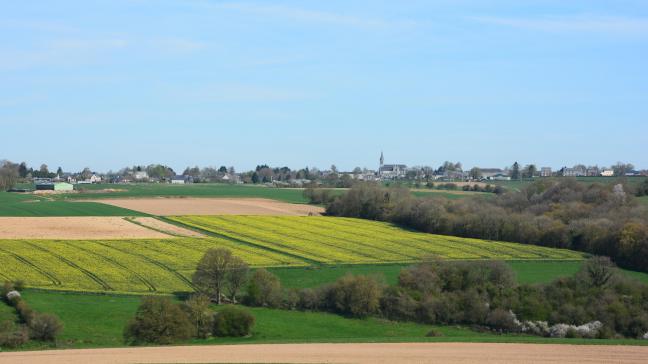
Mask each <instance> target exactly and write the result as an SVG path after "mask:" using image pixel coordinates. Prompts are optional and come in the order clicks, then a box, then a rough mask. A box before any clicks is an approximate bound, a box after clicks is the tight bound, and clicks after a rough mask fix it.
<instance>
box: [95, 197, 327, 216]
mask: <svg viewBox="0 0 648 364" xmlns="http://www.w3.org/2000/svg"><path fill="white" fill-rule="evenodd" d="M90 201H91V202H98V203H104V204H108V205H113V206H118V207H123V208H126V209H129V210H135V211H140V212H144V213H147V214H151V215H159V216H169V215H293V216H297V215H309V214H313V215H319V214H321V213H322V212H324V209H323V208H321V207H318V206H312V205H300V204H292V203H287V202H279V201H274V200H269V199H263V198H178V197H171V198H164V197H157V198H128V199H100V200H90Z"/></svg>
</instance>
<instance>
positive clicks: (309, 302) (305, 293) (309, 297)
mask: <svg viewBox="0 0 648 364" xmlns="http://www.w3.org/2000/svg"><path fill="white" fill-rule="evenodd" d="M298 294H299V303H298V304H297V307H298V308H299V309H300V310H316V309H318V308H319V307H320V306H321V305H320V302H321V297H320V295H319V294H318V290H315V289H312V288H305V289H302V290H299V292H298Z"/></svg>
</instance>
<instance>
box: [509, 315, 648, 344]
mask: <svg viewBox="0 0 648 364" xmlns="http://www.w3.org/2000/svg"><path fill="white" fill-rule="evenodd" d="M509 312H510V313H511V316H513V319H514V322H515V325H516V326H517V327H518V329H519V331H520V332H523V333H526V334H531V335H537V336H551V337H563V338H564V337H565V336H567V333H568V332H569V331H570V330H574V331H576V333H578V336H581V337H585V338H595V337H597V336H598V333H599V331H601V329H602V328H603V323H602V322H601V321H592V322H588V323H586V324H583V325H580V326H576V325H568V324H555V325H553V326H549V324H548V323H547V321H520V320H518V319H517V317H516V316H515V313H513V311H509ZM643 338H644V339H648V332H647V333H646V334H645V335H644V337H643Z"/></svg>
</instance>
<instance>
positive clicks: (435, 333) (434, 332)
mask: <svg viewBox="0 0 648 364" xmlns="http://www.w3.org/2000/svg"><path fill="white" fill-rule="evenodd" d="M425 336H427V337H441V336H443V333H442V332H441V331H439V330H437V329H432V330H430V331H428V333H427V334H425Z"/></svg>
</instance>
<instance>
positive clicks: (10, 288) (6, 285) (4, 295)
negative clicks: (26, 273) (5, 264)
mask: <svg viewBox="0 0 648 364" xmlns="http://www.w3.org/2000/svg"><path fill="white" fill-rule="evenodd" d="M15 290H16V288H15V287H14V285H13V283H12V282H9V281H5V282H4V284H3V285H2V299H3V300H4V299H7V293H9V292H11V291H15Z"/></svg>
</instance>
